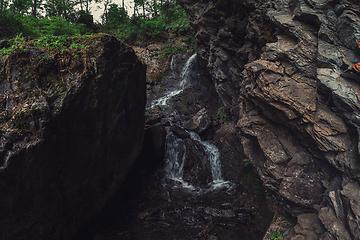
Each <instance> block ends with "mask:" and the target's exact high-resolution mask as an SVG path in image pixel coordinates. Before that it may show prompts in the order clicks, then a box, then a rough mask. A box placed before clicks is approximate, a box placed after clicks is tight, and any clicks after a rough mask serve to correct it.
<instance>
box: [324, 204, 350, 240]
mask: <svg viewBox="0 0 360 240" xmlns="http://www.w3.org/2000/svg"><path fill="white" fill-rule="evenodd" d="M319 218H320V220H321V222H322V224H324V226H325V228H326V229H327V230H328V232H329V233H330V235H332V236H333V237H334V238H335V239H344V240H351V239H352V237H351V235H350V233H349V232H348V230H347V228H346V226H345V224H344V222H343V221H341V220H340V219H337V218H336V215H335V212H334V211H333V210H332V208H328V207H326V208H322V209H320V211H319Z"/></svg>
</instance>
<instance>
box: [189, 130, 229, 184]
mask: <svg viewBox="0 0 360 240" xmlns="http://www.w3.org/2000/svg"><path fill="white" fill-rule="evenodd" d="M190 137H191V139H193V140H196V141H198V142H199V143H200V144H201V145H203V146H204V148H205V151H206V154H207V157H208V159H209V162H210V167H211V174H212V178H213V181H223V178H222V176H221V163H220V152H219V150H218V149H217V147H216V146H215V145H214V144H213V143H211V142H209V141H202V140H201V138H200V136H199V135H198V134H196V133H194V132H190Z"/></svg>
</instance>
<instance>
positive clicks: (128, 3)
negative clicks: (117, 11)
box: [90, 0, 134, 23]
mask: <svg viewBox="0 0 360 240" xmlns="http://www.w3.org/2000/svg"><path fill="white" fill-rule="evenodd" d="M114 3H115V4H117V5H119V6H122V0H113V1H112V2H111V4H114ZM124 5H125V9H126V11H127V13H128V15H129V16H131V15H132V13H133V11H134V1H133V0H124ZM99 7H100V8H99ZM90 12H91V14H92V15H93V16H94V22H98V23H101V18H100V16H101V15H102V14H103V13H104V4H95V3H93V4H91V5H90Z"/></svg>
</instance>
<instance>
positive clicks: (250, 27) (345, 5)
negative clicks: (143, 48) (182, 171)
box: [179, 0, 360, 239]
mask: <svg viewBox="0 0 360 240" xmlns="http://www.w3.org/2000/svg"><path fill="white" fill-rule="evenodd" d="M179 2H180V3H181V5H182V6H183V7H184V9H185V11H186V12H187V14H188V16H189V19H190V22H191V24H192V26H193V28H194V29H195V31H196V32H197V34H196V40H197V44H198V47H199V53H198V56H199V63H200V66H202V68H203V69H207V71H208V73H209V74H210V75H211V76H212V79H213V82H214V85H215V88H216V90H217V93H218V95H219V97H220V98H221V100H222V102H223V103H224V106H225V107H226V108H227V109H229V110H230V113H231V117H232V120H233V123H234V124H236V127H237V130H236V131H238V134H239V135H240V134H241V141H242V144H243V146H244V151H245V153H246V155H247V156H248V158H249V159H250V161H251V163H252V165H253V166H254V167H255V169H256V171H257V172H258V174H259V175H260V177H261V179H262V181H263V184H264V186H266V187H267V188H269V189H271V190H272V191H274V192H275V193H276V195H277V196H278V199H279V201H280V205H281V206H285V207H284V210H285V211H288V212H290V213H292V214H293V215H295V216H298V215H299V214H301V213H308V212H313V213H314V214H318V216H319V218H320V220H321V222H322V224H323V225H324V226H325V228H326V229H327V232H325V233H324V234H322V235H321V234H320V233H316V234H317V237H318V238H319V239H351V238H353V239H359V238H360V236H359V234H360V232H359V230H358V229H359V227H358V226H359V224H358V215H357V213H356V211H357V210H356V209H357V206H358V203H357V202H356V201H354V200H351V199H353V198H354V196H352V195H349V192H350V191H349V190H348V189H353V192H354V193H355V192H356V191H357V190H356V189H357V185H358V184H359V181H360V174H359V172H360V157H359V152H360V137H359V136H360V120H359V119H360V111H359V110H360V109H359V106H360V105H359V98H360V94H359V93H360V82H359V80H360V78H358V74H357V73H355V72H351V71H354V70H351V69H352V67H353V65H354V64H356V63H358V62H360V49H359V48H358V44H357V43H358V42H359V40H360V35H359V32H360V30H359V29H360V27H359V26H360V5H359V4H360V3H359V1H355V0H344V1H330V0H329V1H327V0H276V1H265V0H257V1H252V0H244V1H235V0H230V1H225V0H220V1H212V0H210V1H205V0H199V1H197V0H179ZM350 70H351V71H350ZM239 161H240V160H239ZM225 168H226V166H225ZM347 179H352V181H353V182H352V183H351V184H353V185H348V184H350V183H349V180H347ZM334 181H335V182H337V183H336V184H335V185H336V187H335V185H334V184H333V182H334ZM326 189H328V191H326ZM352 204H353V206H352ZM347 205H349V206H348V207H347ZM354 209H355V210H354ZM354 211H355V213H354ZM347 226H348V227H349V230H347ZM320 235H321V236H320ZM314 237H315V236H314ZM299 238H303V236H299Z"/></svg>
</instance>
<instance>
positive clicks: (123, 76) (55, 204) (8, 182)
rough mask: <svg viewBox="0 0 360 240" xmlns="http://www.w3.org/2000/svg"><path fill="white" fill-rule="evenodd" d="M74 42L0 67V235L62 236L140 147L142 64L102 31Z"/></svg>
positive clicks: (32, 51)
mask: <svg viewBox="0 0 360 240" xmlns="http://www.w3.org/2000/svg"><path fill="white" fill-rule="evenodd" d="M80 41H81V42H78V44H84V45H85V46H86V47H85V49H87V51H80V52H79V53H78V56H77V57H72V56H70V55H66V53H65V55H64V53H60V52H56V50H54V52H49V51H48V50H42V49H38V48H34V47H30V46H29V47H27V51H26V52H15V53H14V54H13V55H12V56H11V57H9V58H7V59H2V62H1V63H0V76H1V83H0V98H1V145H0V154H1V159H0V212H1V214H0V226H1V227H0V229H1V231H0V239H38V240H39V239H70V238H71V237H73V236H74V234H75V233H76V231H77V229H78V228H79V227H80V226H81V225H83V224H84V223H85V222H86V221H88V220H89V219H90V218H91V217H92V216H93V215H94V214H96V213H98V212H99V210H100V209H101V208H102V207H103V205H104V204H105V202H106V201H107V200H108V199H109V198H110V197H111V196H112V194H113V193H114V192H115V191H116V190H117V189H118V187H119V185H120V184H121V182H122V181H123V179H124V177H125V175H126V173H127V171H128V169H129V167H130V166H131V165H132V164H133V162H134V160H135V159H136V157H137V155H138V154H139V152H140V150H141V145H142V141H143V137H144V107H145V102H146V97H145V71H146V70H145V69H146V68H145V66H144V65H143V64H142V63H141V62H140V61H139V60H138V58H137V57H136V55H135V54H134V52H133V50H132V49H131V48H130V47H128V46H126V45H125V44H123V43H121V42H119V41H118V40H117V39H116V38H114V37H111V36H109V35H106V34H96V35H94V36H91V37H88V38H85V39H82V40H80Z"/></svg>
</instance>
